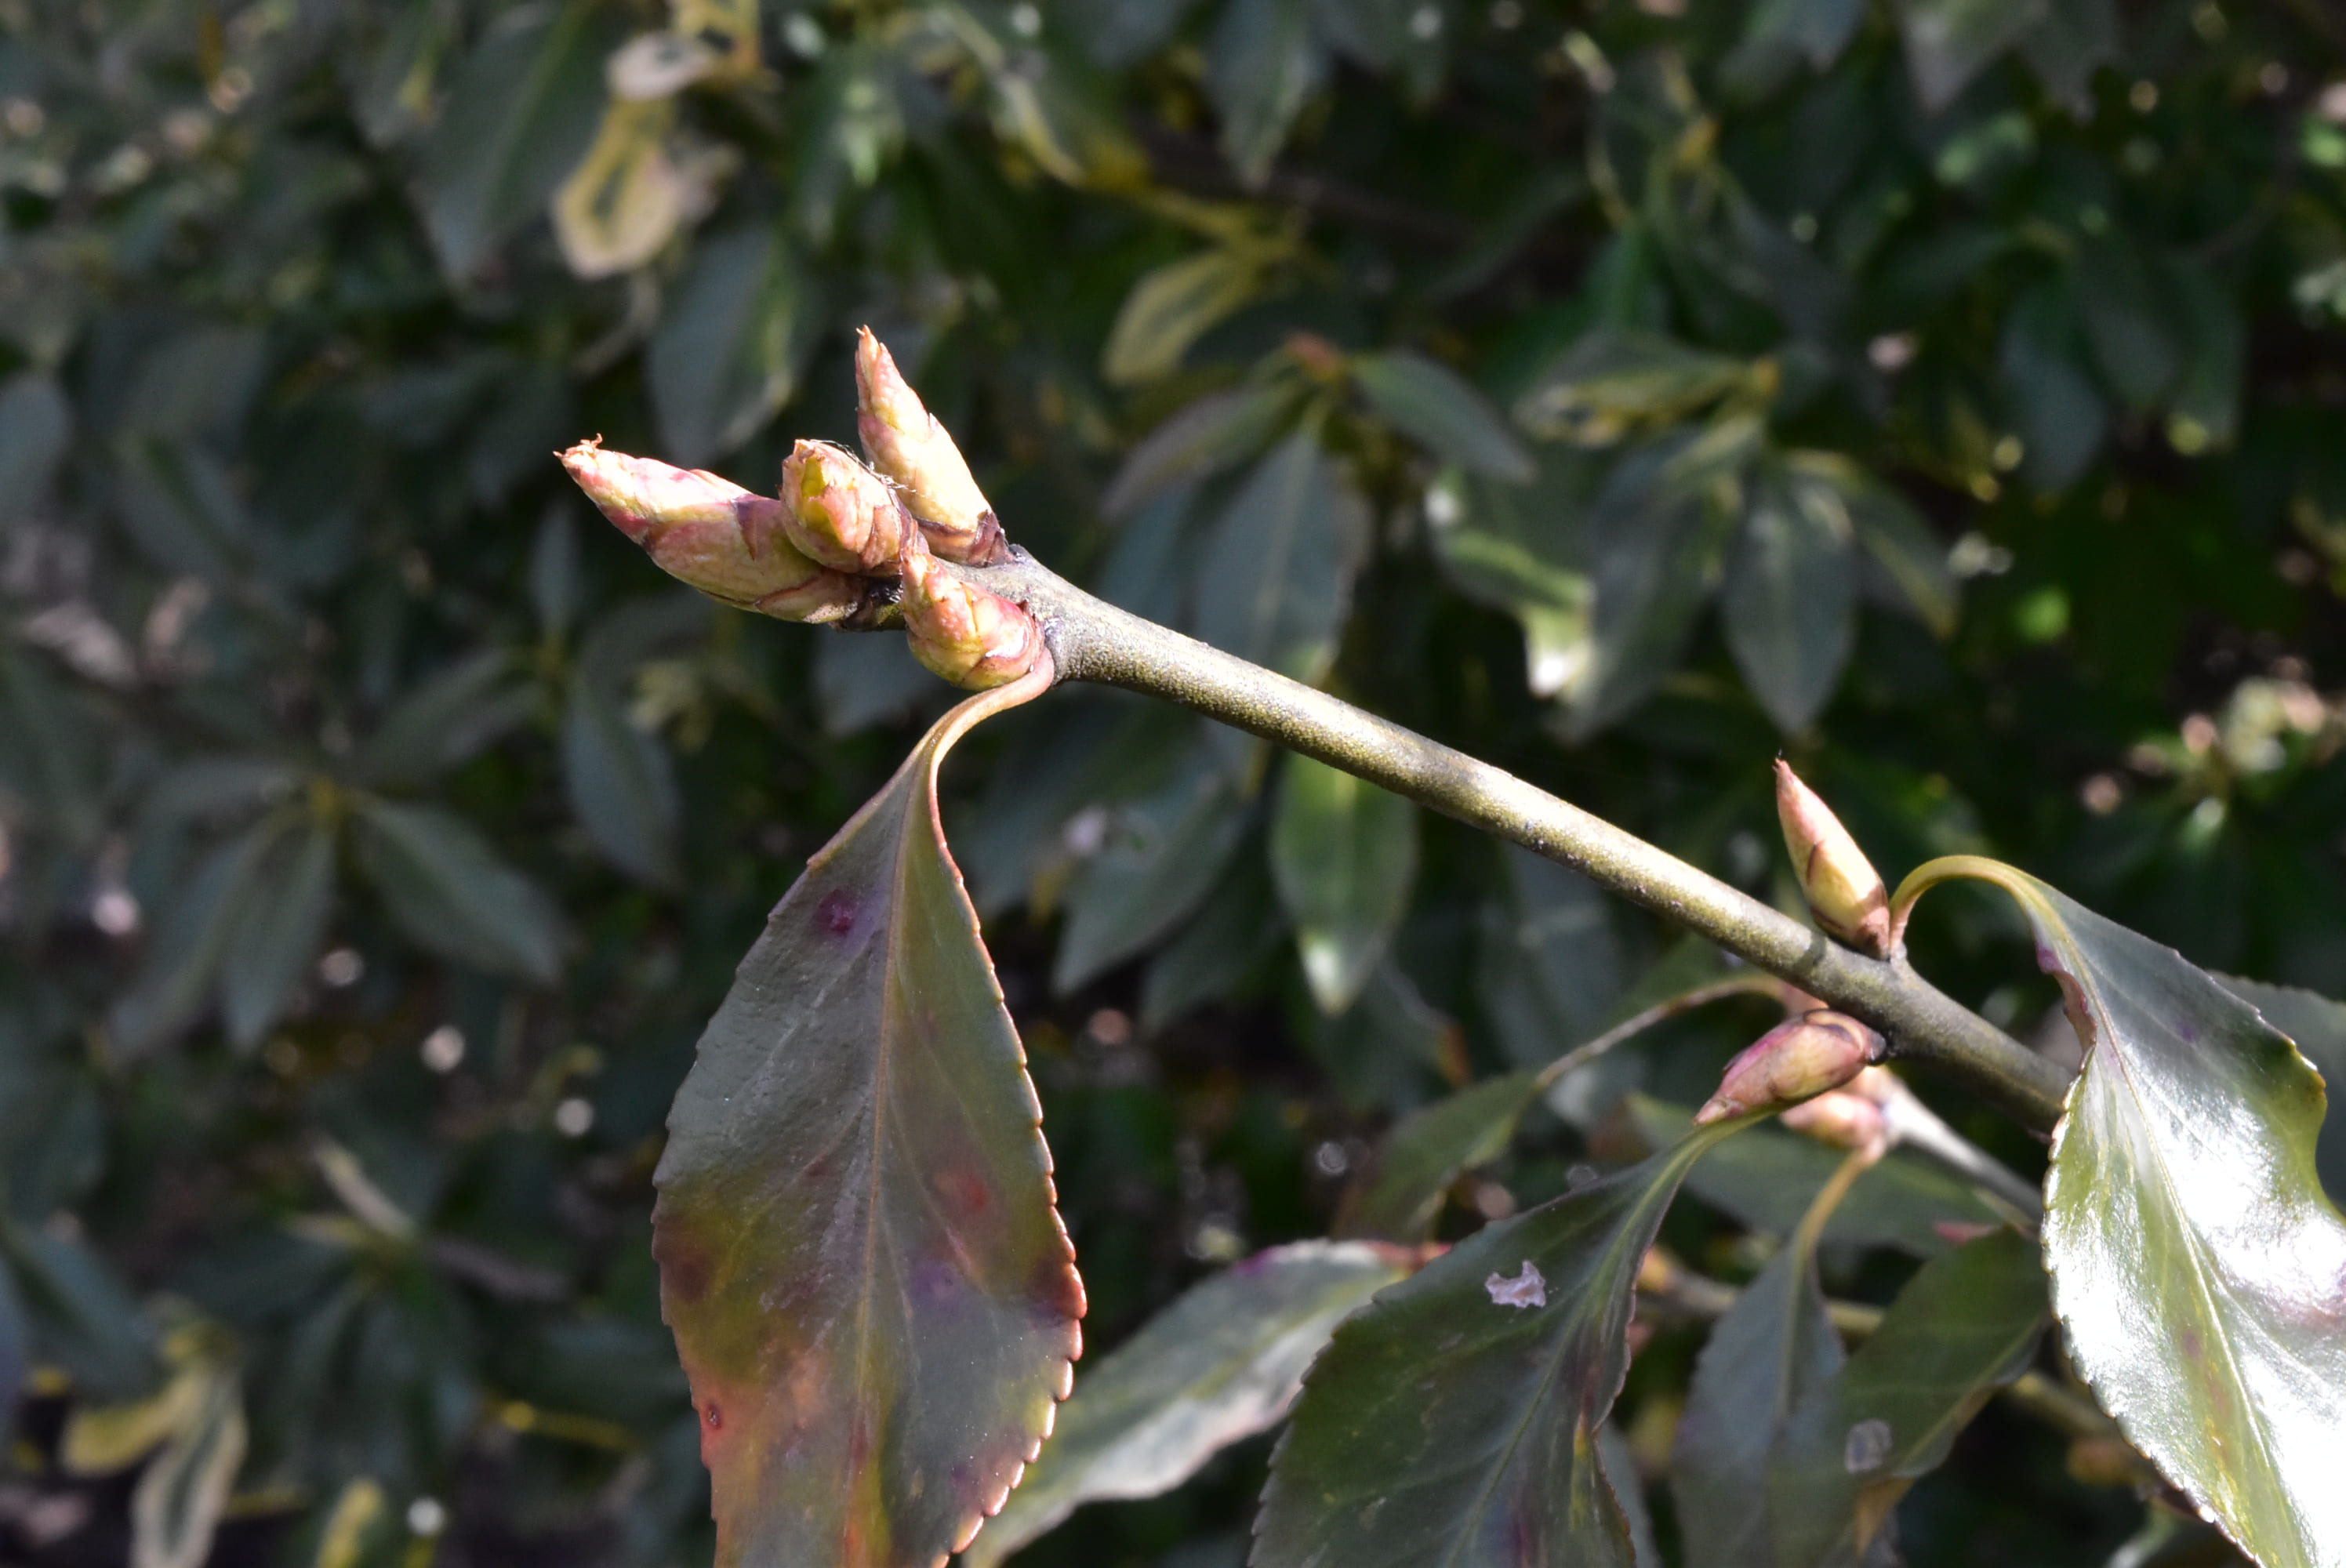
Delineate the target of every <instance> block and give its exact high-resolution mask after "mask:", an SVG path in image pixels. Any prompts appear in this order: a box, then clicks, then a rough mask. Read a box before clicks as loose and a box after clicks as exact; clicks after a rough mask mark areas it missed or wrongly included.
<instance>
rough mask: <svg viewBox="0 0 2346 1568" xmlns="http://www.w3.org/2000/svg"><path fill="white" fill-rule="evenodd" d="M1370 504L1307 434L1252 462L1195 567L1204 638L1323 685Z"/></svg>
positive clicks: (1348, 599)
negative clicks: (1260, 459)
mask: <svg viewBox="0 0 2346 1568" xmlns="http://www.w3.org/2000/svg"><path fill="white" fill-rule="evenodd" d="M1366 511H1367V508H1366V505H1365V504H1364V503H1363V502H1362V499H1361V497H1360V494H1359V493H1358V492H1357V491H1355V490H1353V489H1352V486H1351V484H1348V483H1347V482H1346V481H1344V480H1343V479H1342V478H1341V477H1340V476H1339V475H1338V474H1337V473H1335V472H1334V470H1333V469H1332V468H1331V465H1330V463H1329V462H1328V459H1327V458H1326V457H1325V456H1324V455H1323V454H1322V453H1321V451H1320V446H1319V443H1318V441H1317V439H1316V436H1315V433H1313V432H1312V431H1310V430H1300V431H1297V432H1296V433H1294V434H1292V435H1290V436H1289V437H1288V438H1287V439H1286V440H1285V441H1283V442H1281V443H1280V444H1279V445H1278V446H1276V447H1274V448H1273V449H1272V450H1271V452H1270V455H1269V456H1267V457H1265V458H1264V459H1263V460H1262V461H1261V462H1260V463H1257V464H1256V465H1255V469H1254V472H1253V473H1251V474H1250V475H1249V476H1248V477H1247V481H1246V483H1245V484H1243V485H1242V486H1241V487H1240V488H1239V493H1238V494H1236V495H1235V496H1233V497H1231V499H1230V503H1229V507H1228V509H1227V510H1225V511H1224V512H1223V514H1222V515H1221V518H1220V520H1219V522H1217V523H1216V524H1215V525H1214V530H1213V534H1212V536H1211V537H1210V539H1209V541H1208V543H1207V546H1206V552H1205V555H1204V557H1203V558H1202V559H1201V560H1200V561H1199V564H1198V588H1197V593H1198V613H1197V629H1198V635H1199V636H1201V637H1203V638H1204V639H1205V640H1206V641H1208V642H1209V643H1212V644H1213V645H1214V646H1215V647H1219V648H1221V649H1223V650H1224V651H1226V652H1229V653H1234V654H1237V655H1238V656H1239V657H1241V658H1246V659H1250V660H1252V661H1253V662H1255V663H1256V664H1260V665H1263V666H1266V667H1269V668H1271V669H1275V670H1277V671H1279V672H1280V674H1281V675H1285V676H1291V677H1294V678H1295V679H1297V680H1302V681H1316V680H1318V679H1319V678H1320V677H1321V676H1322V675H1323V674H1325V673H1326V671H1327V668H1328V665H1329V662H1330V661H1331V659H1333V658H1334V657H1335V654H1336V633H1337V630H1338V628H1339V627H1341V626H1342V625H1343V621H1344V614H1345V611H1346V610H1347V609H1348V608H1349V607H1350V606H1351V599H1352V574H1353V571H1354V570H1355V568H1356V565H1357V561H1358V557H1359V555H1360V552H1361V551H1362V548H1363V547H1364V545H1366V542H1367V541H1366V535H1367V531H1368V520H1367V516H1366Z"/></svg>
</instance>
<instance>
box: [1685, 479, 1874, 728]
mask: <svg viewBox="0 0 2346 1568" xmlns="http://www.w3.org/2000/svg"><path fill="white" fill-rule="evenodd" d="M1852 532H1853V530H1852V527H1851V521H1850V515H1849V512H1848V510H1847V508H1846V507H1844V506H1843V505H1842V504H1841V497H1840V495H1839V494H1838V493H1837V492H1836V491H1834V490H1833V489H1832V488H1831V486H1829V485H1826V484H1821V483H1818V482H1817V481H1815V480H1813V479H1811V478H1810V477H1809V476H1807V475H1805V474H1802V473H1798V472H1797V471H1794V470H1791V469H1790V468H1787V467H1785V466H1784V465H1782V464H1780V463H1760V464H1759V465H1758V466H1757V467H1756V469H1755V470H1754V472H1753V474H1752V476H1751V479H1750V482H1749V484H1746V486H1745V487H1744V512H1743V523H1742V526H1741V528H1740V529H1739V531H1738V532H1737V534H1736V536H1735V543H1734V545H1733V546H1732V547H1731V548H1730V549H1729V552H1728V557H1727V579H1726V583H1725V585H1724V589H1723V591H1722V593H1721V596H1720V599H1719V612H1720V619H1721V621H1722V622H1723V623H1724V625H1725V627H1726V631H1727V647H1728V649H1729V652H1731V653H1732V654H1733V655H1734V656H1735V663H1736V667H1737V668H1739V669H1740V670H1741V671H1742V672H1743V679H1744V682H1745V684H1746V685H1748V686H1749V687H1750V688H1751V693H1752V695H1753V696H1754V697H1758V698H1759V699H1760V707H1762V708H1766V709H1767V710H1768V716H1769V717H1770V718H1772V719H1774V720H1775V721H1776V728H1779V729H1780V730H1782V731H1783V732H1784V733H1785V734H1787V735H1799V734H1802V733H1804V732H1806V730H1807V729H1808V728H1809V727H1810V726H1811V724H1813V723H1815V722H1816V719H1817V716H1818V715H1819V714H1820V713H1821V712H1823V711H1824V708H1825V704H1826V703H1828V702H1829V701H1831V698H1832V694H1833V688H1834V687H1837V686H1839V685H1840V684H1841V669H1842V667H1843V666H1845V665H1846V664H1847V663H1848V662H1849V654H1850V649H1851V647H1852V646H1853V645H1854V644H1855V643H1856V640H1857V585H1856V581H1855V574H1854V573H1853V572H1852V571H1851V563H1850V544H1851V533H1852Z"/></svg>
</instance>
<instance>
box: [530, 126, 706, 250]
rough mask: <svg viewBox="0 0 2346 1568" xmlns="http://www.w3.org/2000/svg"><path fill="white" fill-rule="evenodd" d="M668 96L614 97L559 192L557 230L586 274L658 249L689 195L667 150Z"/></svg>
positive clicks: (669, 234) (680, 218)
mask: <svg viewBox="0 0 2346 1568" xmlns="http://www.w3.org/2000/svg"><path fill="white" fill-rule="evenodd" d="M675 123H676V103H675V100H673V99H671V98H652V99H645V100H640V101H629V100H627V99H624V98H614V99H612V100H611V102H610V104H609V105H608V106H607V107H605V108H604V110H603V124H602V127H601V128H600V129H598V130H597V131H596V133H595V140H594V143H593V144H592V145H591V146H590V147H588V148H587V149H586V158H584V160H582V161H581V162H580V163H579V165H578V167H577V168H575V169H573V170H571V172H570V177H569V178H567V179H566V180H564V181H563V182H562V186H561V188H560V189H558V190H556V192H555V193H554V204H553V213H554V236H555V238H556V239H557V240H559V241H560V242H561V245H562V259H563V260H565V261H566V262H568V263H569V265H570V270H572V271H573V272H575V273H576V274H577V275H578V276H579V277H581V278H607V277H610V276H611V275H612V274H613V273H616V272H627V271H631V270H634V269H636V268H637V267H641V266H643V265H644V264H645V263H647V262H648V261H650V260H652V258H654V257H655V256H658V254H659V253H660V251H661V249H663V248H664V247H666V246H667V244H668V240H669V239H671V238H672V237H673V236H674V235H675V233H676V230H677V226H678V224H679V223H681V222H682V221H683V220H684V212H685V204H686V201H687V200H688V197H689V192H688V190H687V188H686V185H685V179H684V177H683V176H682V175H681V174H679V173H678V171H677V167H676V165H675V163H674V162H673V161H672V160H671V159H670V158H669V157H668V135H669V131H670V129H671V127H673V126H674V125H675Z"/></svg>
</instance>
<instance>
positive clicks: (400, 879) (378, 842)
mask: <svg viewBox="0 0 2346 1568" xmlns="http://www.w3.org/2000/svg"><path fill="white" fill-rule="evenodd" d="M357 805H358V812H357V845H358V856H359V865H360V867H361V868H362V870H363V871H365V872H366V874H367V878H368V880H369V881H372V882H373V884H374V887H375V891H377V892H379V893H381V894H382V901H383V903H384V904H385V905H386V906H387V907H388V908H389V909H390V911H391V915H392V918H393V920H395V921H398V922H399V924H400V926H401V928H402V929H403V930H404V931H405V932H407V935H408V938H409V940H410V941H412V942H414V943H415V944H416V945H417V946H419V947H422V948H424V949H426V950H428V951H430V952H436V953H438V954H440V955H441V956H442V957H443V958H447V959H453V960H454V961H455V962H458V963H464V964H469V965H471V966H473V967H474V968H475V969H484V970H489V971H493V972H503V973H508V974H518V975H522V976H525V977H526V978H528V979H531V980H535V981H536V982H538V983H540V984H546V983H551V982H552V981H553V979H554V977H555V975H556V972H558V971H559V969H560V968H561V962H562V925H561V921H560V918H559V917H558V916H557V915H556V912H555V911H554V908H553V906H552V905H551V904H549V903H548V902H547V901H546V896H545V895H544V894H543V893H541V892H539V891H537V889H536V888H535V887H534V886H532V885H531V884H530V882H529V881H528V880H527V879H526V878H525V877H524V876H523V875H522V874H521V873H520V872H518V871H515V870H514V869H513V868H512V867H511V866H508V865H507V864H505V861H504V860H500V859H498V857H497V853H496V851H495V850H493V849H491V848H490V847H489V843H488V840H485V839H484V838H482V837H481V835H480V833H479V832H478V830H475V829H474V827H473V826H472V825H471V824H470V823H468V822H466V821H465V820H464V819H463V818H461V817H456V816H452V815H450V814H449V813H448V812H446V811H444V810H441V809H439V808H437V807H434V806H414V805H408V804H405V803H403V802H400V801H394V800H384V799H378V798H376V797H373V796H361V797H359V799H358V802H357Z"/></svg>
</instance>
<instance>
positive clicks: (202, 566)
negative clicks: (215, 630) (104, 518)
mask: <svg viewBox="0 0 2346 1568" xmlns="http://www.w3.org/2000/svg"><path fill="white" fill-rule="evenodd" d="M115 456H116V467H115V514H116V515H117V516H118V517H120V518H121V519H122V524H123V526H124V528H125V530H126V531H128V534H129V535H130V537H131V540H132V541H133V542H134V543H135V544H137V545H138V547H139V549H140V550H142V551H144V552H145V553H146V555H147V556H148V559H149V560H151V561H153V562H154V563H155V564H156V565H158V566H160V567H162V568H163V569H164V570H165V571H168V572H177V573H185V574H187V575H190V576H197V577H204V578H209V579H211V580H214V581H217V580H219V579H220V578H222V577H224V576H226V575H228V572H229V567H230V563H231V562H235V561H238V560H240V559H241V558H243V556H244V555H245V552H246V550H247V549H248V548H249V546H250V544H251V536H252V520H251V518H250V516H249V515H247V514H246V512H245V508H244V502H243V499H242V498H241V497H240V496H239V495H238V494H237V492H236V487H235V485H234V484H232V483H231V482H230V478H229V474H228V471H227V469H226V468H224V467H223V466H222V465H221V463H220V461H219V458H217V457H215V456H214V455H212V453H209V452H208V451H206V450H205V449H204V448H202V447H200V446H196V445H193V444H191V443H187V442H183V441H178V440H170V439H164V438H148V437H126V438H124V439H123V440H122V441H120V442H119V443H117V446H116V452H115Z"/></svg>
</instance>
